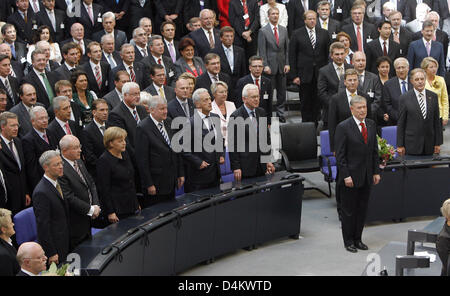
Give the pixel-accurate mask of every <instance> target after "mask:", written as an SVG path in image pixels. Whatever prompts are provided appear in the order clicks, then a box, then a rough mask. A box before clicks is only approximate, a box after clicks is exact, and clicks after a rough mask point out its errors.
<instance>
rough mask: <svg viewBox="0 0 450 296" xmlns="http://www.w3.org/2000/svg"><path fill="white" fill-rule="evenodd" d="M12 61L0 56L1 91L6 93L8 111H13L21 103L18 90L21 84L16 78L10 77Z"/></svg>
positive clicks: (7, 57)
mask: <svg viewBox="0 0 450 296" xmlns="http://www.w3.org/2000/svg"><path fill="white" fill-rule="evenodd" d="M10 73H11V60H10V58H9V56H7V55H3V54H0V89H3V90H4V91H5V92H6V95H7V98H8V104H7V105H6V110H9V109H11V108H12V107H13V106H14V105H17V104H18V103H19V98H18V95H17V93H18V90H19V82H18V81H17V79H16V78H14V77H12V76H11V75H10Z"/></svg>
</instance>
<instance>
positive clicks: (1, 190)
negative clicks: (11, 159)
mask: <svg viewBox="0 0 450 296" xmlns="http://www.w3.org/2000/svg"><path fill="white" fill-rule="evenodd" d="M0 171H2V174H3V175H5V174H4V173H3V171H4V170H3V166H2V165H1V164H0ZM3 178H4V177H3ZM5 188H6V181H5V187H3V186H1V185H0V207H1V208H3V209H6V203H7V202H8V201H7V198H8V196H7V192H6V191H5Z"/></svg>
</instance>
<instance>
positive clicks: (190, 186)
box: [184, 179, 220, 193]
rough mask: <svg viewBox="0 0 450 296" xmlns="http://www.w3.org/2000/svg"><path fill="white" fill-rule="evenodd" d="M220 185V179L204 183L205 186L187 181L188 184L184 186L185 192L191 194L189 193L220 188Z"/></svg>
mask: <svg viewBox="0 0 450 296" xmlns="http://www.w3.org/2000/svg"><path fill="white" fill-rule="evenodd" d="M219 185H220V180H219V179H216V180H214V181H213V182H210V183H203V184H196V183H191V182H188V181H187V180H186V183H185V184H184V192H185V193H189V192H194V191H199V190H203V189H208V188H214V187H218V186H219Z"/></svg>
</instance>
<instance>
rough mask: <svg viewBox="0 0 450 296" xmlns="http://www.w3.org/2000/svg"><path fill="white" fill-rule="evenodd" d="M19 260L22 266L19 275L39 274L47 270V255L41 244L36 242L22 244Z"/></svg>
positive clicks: (18, 253) (18, 252) (18, 255)
mask: <svg viewBox="0 0 450 296" xmlns="http://www.w3.org/2000/svg"><path fill="white" fill-rule="evenodd" d="M17 261H19V265H20V268H21V269H20V271H19V273H18V274H17V276H37V275H39V274H40V273H41V272H42V271H44V270H46V263H47V257H46V256H45V252H44V250H43V249H42V247H41V245H39V244H38V243H35V242H28V243H23V244H21V245H20V247H19V250H18V251H17Z"/></svg>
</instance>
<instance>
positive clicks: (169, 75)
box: [141, 55, 177, 88]
mask: <svg viewBox="0 0 450 296" xmlns="http://www.w3.org/2000/svg"><path fill="white" fill-rule="evenodd" d="M162 62H163V64H164V68H165V69H166V81H167V85H170V86H175V81H176V76H177V75H176V73H177V70H176V68H175V65H174V64H173V62H172V59H171V58H168V57H166V56H164V55H163V56H162ZM141 64H143V65H144V66H145V76H146V77H150V68H151V66H152V65H154V64H157V62H156V61H155V59H154V58H153V56H152V55H149V56H148V57H146V58H143V59H142V60H141ZM147 80H148V81H147V84H146V85H145V87H147V86H148V85H150V83H151V82H152V81H151V79H150V78H148V79H147ZM145 87H142V88H145Z"/></svg>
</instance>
